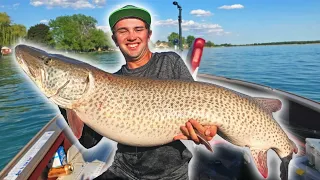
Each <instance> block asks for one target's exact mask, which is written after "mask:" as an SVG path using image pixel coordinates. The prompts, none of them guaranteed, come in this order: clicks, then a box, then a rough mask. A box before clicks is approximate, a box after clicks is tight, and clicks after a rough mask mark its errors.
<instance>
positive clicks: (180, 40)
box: [178, 6, 182, 51]
mask: <svg viewBox="0 0 320 180" xmlns="http://www.w3.org/2000/svg"><path fill="white" fill-rule="evenodd" d="M178 7H179V47H180V51H182V32H181V10H182V8H181V6H178Z"/></svg>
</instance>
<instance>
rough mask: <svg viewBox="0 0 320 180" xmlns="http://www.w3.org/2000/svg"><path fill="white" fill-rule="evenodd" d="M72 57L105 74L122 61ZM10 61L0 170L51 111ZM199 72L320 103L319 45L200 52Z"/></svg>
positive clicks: (0, 72)
mask: <svg viewBox="0 0 320 180" xmlns="http://www.w3.org/2000/svg"><path fill="white" fill-rule="evenodd" d="M183 57H184V55H183ZM77 58H78V59H83V60H85V61H87V62H89V63H92V64H94V65H96V66H99V67H100V68H103V69H105V70H106V71H109V72H114V71H116V70H117V69H118V68H120V66H121V65H122V64H123V63H124V60H123V58H122V57H121V55H120V54H119V53H118V52H116V53H95V54H86V55H79V56H77ZM13 61H14V59H13V58H10V57H6V58H3V59H0V149H1V153H0V170H1V169H3V168H4V166H5V165H6V164H7V163H8V162H9V161H10V160H11V159H12V158H13V157H14V156H15V155H16V154H17V153H18V152H19V151H20V150H21V149H22V148H23V147H24V146H25V145H26V144H27V143H28V142H29V141H30V140H31V138H32V137H33V136H34V135H35V134H36V133H37V132H38V131H39V130H40V129H41V128H42V127H43V126H44V125H45V124H46V123H47V122H48V121H49V120H51V118H53V117H54V116H55V114H56V112H57V108H56V107H55V106H52V104H51V103H50V102H48V101H47V100H46V99H45V98H44V97H43V96H41V95H39V93H38V92H37V91H35V90H34V89H33V88H32V87H33V84H32V83H31V82H30V81H29V80H28V79H27V78H26V77H25V76H24V74H22V72H21V71H20V69H19V68H18V67H16V64H15V63H14V62H13ZM199 73H206V74H213V75H218V76H224V77H229V78H235V79H241V80H245V81H250V82H254V83H258V84H263V85H266V86H270V87H272V88H277V89H281V90H284V91H288V92H291V93H294V94H297V95H300V96H304V97H306V98H309V99H312V100H314V101H318V102H320V45H319V44H315V45H283V46H251V47H229V48H205V50H204V52H203V57H202V61H201V65H200V70H199Z"/></svg>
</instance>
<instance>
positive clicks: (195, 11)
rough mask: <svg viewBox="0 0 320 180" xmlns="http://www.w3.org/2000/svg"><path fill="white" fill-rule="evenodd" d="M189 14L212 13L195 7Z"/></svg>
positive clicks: (203, 14)
mask: <svg viewBox="0 0 320 180" xmlns="http://www.w3.org/2000/svg"><path fill="white" fill-rule="evenodd" d="M190 14H192V15H195V16H211V15H213V14H212V13H211V12H210V11H205V10H202V9H196V10H192V11H191V12H190Z"/></svg>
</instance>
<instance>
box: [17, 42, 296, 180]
mask: <svg viewBox="0 0 320 180" xmlns="http://www.w3.org/2000/svg"><path fill="white" fill-rule="evenodd" d="M39 57H41V58H39ZM16 58H17V61H18V63H19V64H20V66H21V67H22V69H23V70H24V71H25V72H26V74H27V75H28V76H29V77H30V78H31V79H32V80H33V81H34V82H35V84H36V85H37V86H38V87H39V88H40V90H41V91H42V92H43V93H44V94H45V95H46V96H47V97H48V98H49V99H51V100H52V101H53V102H54V103H56V104H57V105H59V106H61V107H63V108H66V109H71V110H72V111H74V112H75V113H76V115H77V116H78V117H79V118H80V119H81V120H82V121H83V122H84V123H85V124H87V125H88V126H90V127H91V128H92V129H94V130H95V131H97V132H98V133H100V134H101V135H103V136H105V137H107V138H109V139H112V140H115V141H117V142H120V143H123V144H127V145H132V146H157V145H162V144H166V143H169V142H171V141H173V137H174V136H176V135H178V134H179V133H181V131H180V126H182V125H185V123H186V122H187V121H188V120H189V119H195V120H197V121H198V122H199V123H200V124H202V125H216V126H218V133H219V134H220V135H222V136H223V137H225V138H226V139H227V140H228V141H230V142H231V143H233V144H234V145H238V146H247V147H249V148H250V149H251V152H252V155H253V158H254V160H255V163H256V165H257V166H258V169H259V171H260V172H261V174H262V175H263V176H264V177H265V176H266V175H267V174H268V172H267V167H266V164H267V163H266V151H267V150H268V149H273V150H274V151H276V153H277V154H278V155H279V157H280V158H282V159H283V158H287V157H289V159H291V155H292V152H293V151H294V150H295V148H296V147H295V145H294V143H293V142H292V141H291V140H290V139H289V138H288V136H287V135H286V133H285V132H284V130H283V129H282V128H281V126H280V125H279V124H278V123H277V122H276V121H275V120H274V119H273V117H272V112H275V111H278V110H279V109H280V108H281V102H280V106H279V105H278V106H279V107H278V106H277V104H278V103H279V100H274V99H266V98H253V97H250V96H247V95H243V94H240V93H238V92H235V91H232V90H229V89H226V88H224V87H221V86H217V85H214V84H209V83H204V82H191V81H182V80H159V79H150V78H142V77H129V76H120V75H114V74H110V73H107V72H104V71H102V70H100V69H98V68H96V67H94V66H91V65H89V64H86V63H82V62H80V61H77V60H74V59H71V58H68V57H64V56H61V55H52V54H48V53H45V52H44V51H41V50H37V49H35V48H30V47H28V46H25V45H21V46H18V47H17V48H16Z"/></svg>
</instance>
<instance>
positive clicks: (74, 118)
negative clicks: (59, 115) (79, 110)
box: [66, 109, 84, 139]
mask: <svg viewBox="0 0 320 180" xmlns="http://www.w3.org/2000/svg"><path fill="white" fill-rule="evenodd" d="M66 111H67V118H68V123H69V126H70V128H71V130H72V132H73V134H74V135H75V136H76V138H77V139H80V137H81V135H82V130H83V126H84V124H83V122H82V120H81V119H80V118H79V116H78V115H77V114H76V112H74V111H73V110H71V109H66Z"/></svg>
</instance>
